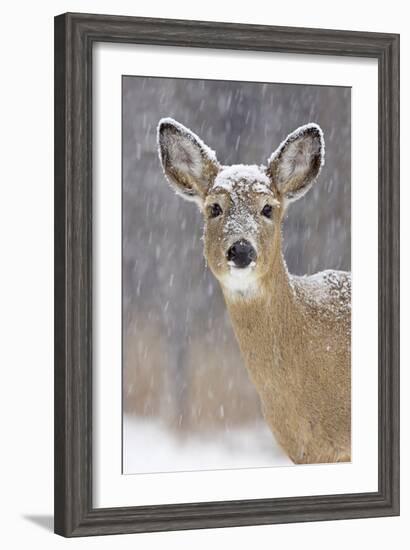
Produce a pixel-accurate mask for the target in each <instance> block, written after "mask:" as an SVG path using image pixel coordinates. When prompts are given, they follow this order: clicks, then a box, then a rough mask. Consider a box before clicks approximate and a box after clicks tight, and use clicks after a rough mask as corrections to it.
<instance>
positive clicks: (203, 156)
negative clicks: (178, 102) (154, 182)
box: [158, 118, 219, 205]
mask: <svg viewBox="0 0 410 550" xmlns="http://www.w3.org/2000/svg"><path fill="white" fill-rule="evenodd" d="M158 148H159V156H160V159H161V163H162V167H163V169H164V173H165V176H166V177H167V179H168V181H169V183H170V184H171V186H172V187H173V188H174V190H175V191H176V192H177V193H178V194H179V195H181V196H182V197H184V198H185V199H187V200H192V201H195V202H197V203H198V204H199V205H202V204H203V202H204V200H205V197H206V195H207V193H208V190H209V189H210V187H211V186H212V184H213V182H214V180H215V177H216V174H217V173H218V170H219V164H218V161H217V159H216V156H215V153H214V151H212V150H211V149H210V148H209V147H208V146H207V145H205V143H204V142H203V141H202V140H201V139H200V138H199V137H198V136H197V135H195V134H194V133H193V132H191V130H189V129H188V128H186V127H185V126H183V125H182V124H180V123H179V122H177V121H176V120H173V119H172V118H163V119H161V120H160V122H159V124H158Z"/></svg>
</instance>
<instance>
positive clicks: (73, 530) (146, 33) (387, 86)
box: [55, 14, 399, 537]
mask: <svg viewBox="0 0 410 550" xmlns="http://www.w3.org/2000/svg"><path fill="white" fill-rule="evenodd" d="M97 41H98V42H122V43H130V44H150V45H166V46H190V47H198V48H210V47H212V48H213V49H215V48H216V49H233V50H253V51H263V52H286V53H303V54H315V55H336V56H352V57H366V58H373V59H376V60H377V63H378V75H379V88H378V93H379V98H378V102H379V111H378V115H379V189H378V197H379V207H378V221H379V225H378V232H379V233H378V242H379V273H378V277H379V279H378V280H379V304H378V307H379V333H378V334H379V340H378V344H379V350H378V352H379V366H378V377H379V382H378V383H379V392H378V398H379V417H378V426H379V442H378V491H377V492H372V493H357V494H342V495H338V494H330V495H321V496H308V497H292V498H275V499H258V500H237V501H225V502H206V503H187V504H171V505H155V506H138V507H119V508H94V507H93V502H92V479H93V471H92V430H93V426H92V356H93V349H92V331H93V327H92V258H93V250H92V221H93V212H92V162H91V161H92V131H91V130H92V109H91V105H92V49H93V44H95V43H96V42H97ZM398 514H399V36H398V35H395V34H381V33H366V32H350V31H335V30H319V29H305V28H288V27H271V26H261V25H242V24H230V23H216V22H198V21H181V20H165V19H146V18H137V17H120V16H105V15H87V14H63V15H60V16H57V17H56V18H55V532H56V533H58V534H60V535H63V536H67V537H72V536H85V535H103V534H115V533H134V532H135V533H136V532H145V531H164V530H176V529H194V528H211V527H231V526H240V525H262V524H273V523H287V522H302V521H318V520H333V519H348V518H365V517H379V516H392V515H398Z"/></svg>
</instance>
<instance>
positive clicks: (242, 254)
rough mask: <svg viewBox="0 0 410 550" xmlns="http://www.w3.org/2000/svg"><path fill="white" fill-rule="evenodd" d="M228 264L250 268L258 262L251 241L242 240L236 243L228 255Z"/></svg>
mask: <svg viewBox="0 0 410 550" xmlns="http://www.w3.org/2000/svg"><path fill="white" fill-rule="evenodd" d="M226 257H227V259H228V262H233V263H234V264H235V267H248V265H249V264H250V263H251V262H254V261H255V260H256V250H255V249H254V248H253V246H252V245H251V243H250V242H249V241H246V240H245V239H241V240H240V241H236V242H235V243H233V245H232V246H231V247H230V248H229V249H228V252H227V253H226Z"/></svg>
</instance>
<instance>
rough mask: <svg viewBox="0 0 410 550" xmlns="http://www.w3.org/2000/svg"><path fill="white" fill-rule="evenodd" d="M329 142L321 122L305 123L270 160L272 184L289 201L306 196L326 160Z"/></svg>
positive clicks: (269, 168)
mask: <svg viewBox="0 0 410 550" xmlns="http://www.w3.org/2000/svg"><path fill="white" fill-rule="evenodd" d="M324 156H325V142H324V139H323V132H322V129H321V128H320V126H318V125H317V124H314V123H310V124H306V125H305V126H301V127H300V128H298V129H297V130H295V131H294V132H292V133H291V134H289V135H288V137H287V138H286V139H285V141H283V142H282V143H281V144H280V145H279V147H278V148H277V149H276V151H274V153H272V155H271V157H270V158H269V160H268V173H269V175H270V177H271V180H272V185H273V186H274V187H276V189H277V191H278V192H279V194H280V195H281V196H282V197H283V198H285V199H286V200H287V201H294V200H296V199H299V198H300V197H302V196H303V195H304V194H305V193H306V192H307V191H309V189H310V188H311V187H312V185H313V183H314V182H315V180H316V178H317V176H318V175H319V172H320V169H321V167H322V166H323V164H324Z"/></svg>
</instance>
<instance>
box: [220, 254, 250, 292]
mask: <svg viewBox="0 0 410 550" xmlns="http://www.w3.org/2000/svg"><path fill="white" fill-rule="evenodd" d="M232 264H233V262H229V263H228V265H229V272H228V273H227V274H226V275H225V276H224V277H223V280H222V284H223V286H224V287H225V288H226V289H227V290H229V291H230V292H232V293H238V294H240V295H246V294H253V293H254V292H255V291H256V290H257V278H256V276H255V262H252V263H251V264H250V265H249V266H248V267H243V268H241V267H235V266H234V265H232Z"/></svg>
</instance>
